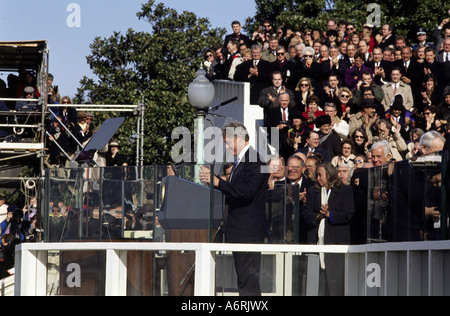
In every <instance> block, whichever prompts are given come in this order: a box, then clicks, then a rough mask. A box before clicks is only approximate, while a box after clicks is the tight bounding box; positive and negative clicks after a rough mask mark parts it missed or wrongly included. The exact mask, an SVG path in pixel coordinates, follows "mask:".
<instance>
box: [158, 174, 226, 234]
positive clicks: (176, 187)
mask: <svg viewBox="0 0 450 316" xmlns="http://www.w3.org/2000/svg"><path fill="white" fill-rule="evenodd" d="M210 193H211V192H210V188H209V187H206V186H204V185H201V184H197V183H194V182H191V181H187V180H184V179H181V178H178V177H175V176H169V177H166V178H163V179H162V204H161V210H160V211H159V216H158V220H159V223H160V224H161V226H162V228H164V229H208V228H209V213H210ZM213 200H214V201H213V203H214V207H213V222H212V225H213V227H212V228H217V227H218V226H219V224H220V222H221V221H222V216H223V209H224V197H223V194H222V192H220V191H218V190H214V198H213Z"/></svg>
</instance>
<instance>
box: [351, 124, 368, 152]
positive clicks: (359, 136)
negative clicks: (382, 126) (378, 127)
mask: <svg viewBox="0 0 450 316" xmlns="http://www.w3.org/2000/svg"><path fill="white" fill-rule="evenodd" d="M351 139H352V141H353V146H354V147H353V152H354V154H355V155H363V156H365V155H366V153H367V150H368V149H369V148H370V146H371V145H372V144H371V143H370V142H369V137H368V136H367V133H366V129H365V128H364V127H358V128H357V129H356V130H355V131H354V132H353V134H352V135H351Z"/></svg>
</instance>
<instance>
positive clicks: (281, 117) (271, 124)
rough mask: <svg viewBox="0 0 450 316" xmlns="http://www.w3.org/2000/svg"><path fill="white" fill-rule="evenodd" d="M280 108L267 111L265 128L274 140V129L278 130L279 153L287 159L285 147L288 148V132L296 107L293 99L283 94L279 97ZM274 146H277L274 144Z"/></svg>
mask: <svg viewBox="0 0 450 316" xmlns="http://www.w3.org/2000/svg"><path fill="white" fill-rule="evenodd" d="M278 104H279V105H278V106H277V107H276V108H272V109H269V110H268V111H267V115H266V116H265V118H264V127H266V128H267V131H268V133H269V137H270V139H271V140H272V128H276V129H277V130H278V133H279V148H278V149H279V152H280V154H281V155H282V156H283V157H284V158H285V159H287V157H285V155H284V154H283V153H284V152H285V150H286V148H285V147H287V142H286V140H287V138H288V131H289V128H290V122H289V120H290V119H291V118H290V115H291V114H292V111H293V110H294V107H293V106H292V103H291V97H290V95H289V94H288V93H286V92H285V93H282V94H280V96H279V97H278ZM272 145H273V146H274V145H275V144H272Z"/></svg>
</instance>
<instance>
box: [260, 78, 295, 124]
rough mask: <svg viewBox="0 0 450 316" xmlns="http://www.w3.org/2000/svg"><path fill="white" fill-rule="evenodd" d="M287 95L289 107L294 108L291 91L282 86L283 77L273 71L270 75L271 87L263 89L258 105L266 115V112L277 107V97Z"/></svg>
mask: <svg viewBox="0 0 450 316" xmlns="http://www.w3.org/2000/svg"><path fill="white" fill-rule="evenodd" d="M283 93H287V94H289V97H290V103H289V107H291V108H294V106H295V99H294V93H293V92H292V90H290V89H288V88H286V86H285V85H283V75H282V73H281V72H279V71H274V72H273V73H272V85H271V86H270V87H267V88H265V89H263V90H262V91H261V93H260V95H259V100H258V105H259V106H260V107H262V108H263V109H264V114H265V115H266V114H267V112H268V110H270V109H273V108H276V107H278V106H279V105H280V104H279V103H278V97H279V96H280V95H281V94H283Z"/></svg>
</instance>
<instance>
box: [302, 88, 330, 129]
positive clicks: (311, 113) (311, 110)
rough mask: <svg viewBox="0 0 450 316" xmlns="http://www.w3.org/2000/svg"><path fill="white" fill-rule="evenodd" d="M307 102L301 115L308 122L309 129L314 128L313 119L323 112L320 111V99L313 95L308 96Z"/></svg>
mask: <svg viewBox="0 0 450 316" xmlns="http://www.w3.org/2000/svg"><path fill="white" fill-rule="evenodd" d="M307 104H308V106H307V107H306V110H305V111H304V112H303V117H304V118H305V119H306V121H307V122H308V124H309V127H310V128H311V129H314V120H315V119H316V118H317V117H319V116H322V115H324V114H325V112H324V111H322V109H321V108H319V104H320V99H319V97H317V96H315V95H313V96H311V97H310V98H308V101H307Z"/></svg>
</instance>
